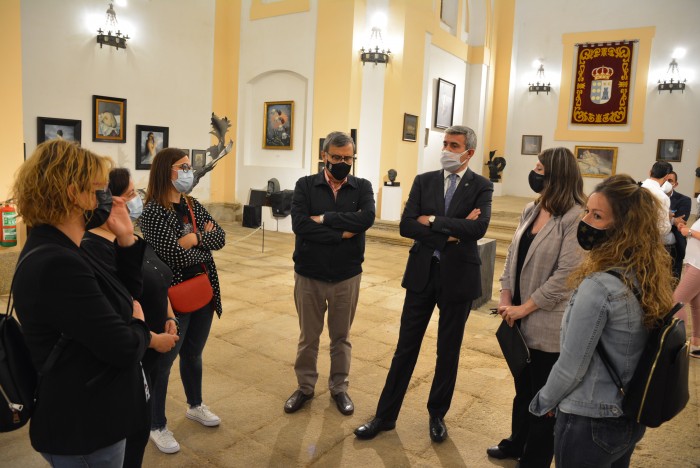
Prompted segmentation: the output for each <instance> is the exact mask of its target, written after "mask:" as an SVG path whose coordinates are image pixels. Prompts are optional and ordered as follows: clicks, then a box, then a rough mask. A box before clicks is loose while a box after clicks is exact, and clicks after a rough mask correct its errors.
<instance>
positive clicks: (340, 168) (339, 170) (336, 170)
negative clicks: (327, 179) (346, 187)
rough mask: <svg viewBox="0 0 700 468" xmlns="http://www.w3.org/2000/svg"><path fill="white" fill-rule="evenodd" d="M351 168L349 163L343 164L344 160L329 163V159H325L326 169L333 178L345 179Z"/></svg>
mask: <svg viewBox="0 0 700 468" xmlns="http://www.w3.org/2000/svg"><path fill="white" fill-rule="evenodd" d="M351 168H352V166H351V165H350V164H345V163H344V162H339V163H335V164H331V162H330V161H326V169H328V171H329V172H330V173H331V175H332V176H333V178H334V179H335V180H343V179H345V178H346V177H347V176H348V174H350V169H351Z"/></svg>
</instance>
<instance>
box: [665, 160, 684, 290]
mask: <svg viewBox="0 0 700 468" xmlns="http://www.w3.org/2000/svg"><path fill="white" fill-rule="evenodd" d="M666 180H667V181H668V183H669V184H671V187H672V188H671V193H670V194H668V198H670V199H671V213H673V215H672V216H673V226H672V227H671V234H673V237H674V238H675V239H676V248H675V250H674V252H673V276H675V277H676V278H680V277H681V271H682V270H683V259H684V258H685V249H686V246H687V242H688V241H687V240H686V238H685V236H683V234H681V232H680V231H679V230H678V226H680V225H681V224H683V223H686V222H687V221H688V217H689V216H690V197H687V196H685V195H683V194H682V193H679V192H676V187H678V174H676V173H675V172H674V171H671V172H669V173H668V175H667V176H666Z"/></svg>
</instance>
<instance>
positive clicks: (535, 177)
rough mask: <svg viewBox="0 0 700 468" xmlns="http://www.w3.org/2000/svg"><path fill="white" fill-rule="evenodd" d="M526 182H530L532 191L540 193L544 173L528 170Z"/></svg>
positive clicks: (542, 186) (542, 187)
mask: <svg viewBox="0 0 700 468" xmlns="http://www.w3.org/2000/svg"><path fill="white" fill-rule="evenodd" d="M527 182H528V183H529V184H530V188H531V189H532V191H533V192H535V193H540V192H541V191H542V190H543V189H544V174H538V173H537V172H535V171H530V174H529V175H528V176H527Z"/></svg>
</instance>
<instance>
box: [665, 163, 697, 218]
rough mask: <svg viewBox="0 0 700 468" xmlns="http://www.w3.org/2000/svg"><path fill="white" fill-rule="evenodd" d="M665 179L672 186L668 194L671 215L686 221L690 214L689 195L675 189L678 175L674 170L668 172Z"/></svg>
mask: <svg viewBox="0 0 700 468" xmlns="http://www.w3.org/2000/svg"><path fill="white" fill-rule="evenodd" d="M666 180H668V183H669V184H671V186H672V187H673V188H672V191H671V193H670V194H669V196H668V197H669V198H670V199H671V211H673V212H674V214H673V217H674V218H683V222H685V223H687V222H688V217H689V216H690V205H691V204H690V197H688V196H686V195H683V194H682V193H679V192H677V191H676V187H678V175H677V174H676V173H675V172H673V171H671V172H669V173H668V175H667V176H666Z"/></svg>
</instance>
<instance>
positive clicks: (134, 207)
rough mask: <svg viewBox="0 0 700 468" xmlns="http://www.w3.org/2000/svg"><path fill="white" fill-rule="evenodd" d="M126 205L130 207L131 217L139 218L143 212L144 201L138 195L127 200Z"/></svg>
mask: <svg viewBox="0 0 700 468" xmlns="http://www.w3.org/2000/svg"><path fill="white" fill-rule="evenodd" d="M126 207H127V208H128V209H129V217H130V218H131V219H138V218H139V216H141V213H143V201H142V200H141V197H139V196H138V195H136V196H135V197H134V198H132V199H131V200H129V201H128V202H126Z"/></svg>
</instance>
